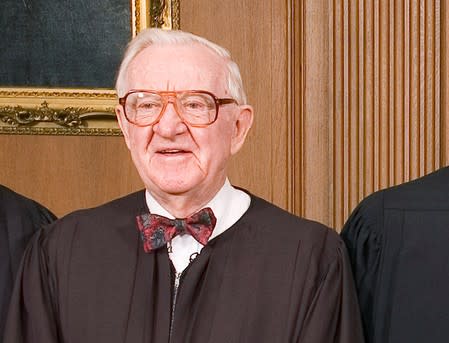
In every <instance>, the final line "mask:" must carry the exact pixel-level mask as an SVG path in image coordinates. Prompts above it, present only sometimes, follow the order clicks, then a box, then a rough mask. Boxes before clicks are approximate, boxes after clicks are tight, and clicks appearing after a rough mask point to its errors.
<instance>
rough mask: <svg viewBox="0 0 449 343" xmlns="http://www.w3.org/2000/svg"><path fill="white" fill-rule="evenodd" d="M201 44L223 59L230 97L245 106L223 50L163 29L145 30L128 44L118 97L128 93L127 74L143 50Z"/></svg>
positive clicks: (234, 68)
mask: <svg viewBox="0 0 449 343" xmlns="http://www.w3.org/2000/svg"><path fill="white" fill-rule="evenodd" d="M191 43H198V44H201V45H203V46H205V47H207V48H209V49H210V50H212V51H213V52H214V53H216V54H217V55H218V56H220V57H223V59H224V61H225V67H226V69H227V71H228V75H227V84H228V91H229V94H230V96H231V97H232V98H233V99H235V100H236V101H237V103H238V104H239V105H243V104H246V101H247V100H246V95H245V91H244V89H243V82H242V77H241V75H240V70H239V67H238V66H237V64H236V63H235V62H234V61H233V60H232V59H231V55H230V53H229V51H228V50H226V49H225V48H223V47H221V46H219V45H217V44H215V43H212V42H210V41H208V40H207V39H205V38H203V37H199V36H196V35H194V34H192V33H189V32H184V31H178V30H164V29H154V28H151V29H145V30H143V31H141V32H140V33H139V34H138V35H137V36H136V37H135V38H134V39H133V40H132V41H131V42H130V43H129V44H128V48H127V49H126V52H125V55H124V57H123V60H122V63H121V65H120V69H119V71H118V75H117V82H116V84H115V88H116V90H117V94H118V96H119V97H122V96H124V95H125V94H126V92H127V91H128V89H127V86H126V83H127V82H126V81H127V72H128V68H129V65H130V63H131V62H132V60H133V59H134V58H135V57H136V56H137V55H138V54H139V53H140V52H141V51H142V50H144V49H145V48H147V47H149V46H152V45H158V46H161V45H169V44H172V45H176V44H191Z"/></svg>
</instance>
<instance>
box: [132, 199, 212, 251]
mask: <svg viewBox="0 0 449 343" xmlns="http://www.w3.org/2000/svg"><path fill="white" fill-rule="evenodd" d="M136 219H137V227H138V228H139V231H140V236H141V239H142V242H143V248H144V250H145V252H151V251H153V250H156V249H158V248H161V247H163V246H164V245H166V244H167V243H169V242H170V241H171V240H172V239H173V238H174V237H175V236H177V235H183V234H186V233H187V234H190V235H192V237H193V238H195V239H196V240H197V241H198V242H199V243H201V244H202V245H206V244H207V241H208V240H209V237H210V236H211V235H212V231H213V229H214V227H215V224H216V222H217V220H216V218H215V216H214V213H213V212H212V209H211V208H209V207H207V208H203V209H202V210H200V211H198V212H196V213H194V214H192V215H191V216H189V217H187V218H182V219H180V218H176V219H169V218H166V217H163V216H160V215H157V214H151V213H145V214H142V215H139V216H137V218H136Z"/></svg>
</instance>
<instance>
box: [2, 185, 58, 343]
mask: <svg viewBox="0 0 449 343" xmlns="http://www.w3.org/2000/svg"><path fill="white" fill-rule="evenodd" d="M54 219H55V216H54V215H53V214H52V213H51V212H50V211H48V210H47V209H46V208H45V207H43V206H41V205H40V204H38V203H37V202H35V201H33V200H31V199H28V198H26V197H24V196H22V195H20V194H18V193H16V192H14V191H12V190H11V189H9V188H7V187H5V186H3V185H0V342H1V337H2V336H3V330H4V326H5V321H6V314H7V310H8V305H9V301H10V298H11V293H12V289H13V285H14V279H15V276H16V273H17V270H18V269H19V265H20V260H21V258H22V254H23V252H24V250H25V247H26V244H27V243H28V241H29V240H30V239H31V236H32V235H33V233H34V232H35V231H36V230H37V229H39V228H40V227H42V226H43V225H45V224H48V223H50V222H51V221H53V220H54Z"/></svg>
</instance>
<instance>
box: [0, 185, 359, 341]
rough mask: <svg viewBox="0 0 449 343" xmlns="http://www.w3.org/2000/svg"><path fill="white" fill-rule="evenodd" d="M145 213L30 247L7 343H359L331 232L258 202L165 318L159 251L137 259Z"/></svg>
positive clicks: (57, 230) (139, 202)
mask: <svg viewBox="0 0 449 343" xmlns="http://www.w3.org/2000/svg"><path fill="white" fill-rule="evenodd" d="M143 212H148V208H147V207H146V204H145V195H144V191H140V192H137V193H134V194H131V195H129V196H127V197H125V198H122V199H118V200H115V201H113V202H111V203H108V204H106V205H103V206H101V207H98V208H95V209H91V210H83V211H78V212H75V213H73V214H71V215H68V216H66V217H65V218H63V219H62V220H59V221H57V222H56V223H55V224H54V225H52V227H50V228H49V229H48V230H46V231H42V232H41V233H40V235H39V236H36V237H35V239H34V242H33V244H32V245H30V246H29V247H28V249H27V252H26V257H25V258H24V261H23V265H22V270H21V272H20V277H19V278H18V280H17V283H16V288H15V291H14V296H13V299H12V304H13V305H14V306H12V307H11V312H10V314H9V318H8V325H7V328H6V335H5V341H4V343H19V342H34V343H53V342H65V343H81V342H82V343H115V342H117V343H118V342H120V343H123V342H128V343H149V342H151V343H167V342H169V341H170V343H209V342H210V343H232V342H235V343H237V342H254V343H263V342H267V343H276V342H283V343H284V342H285V343H287V342H302V343H324V342H328V343H331V342H332V343H360V342H362V332H361V321H360V313H359V308H358V304H357V300H356V294H355V288H354V284H353V279H352V274H351V270H350V265H349V260H348V259H347V255H346V251H345V247H344V244H343V242H342V241H341V240H340V238H339V237H338V235H337V234H336V233H335V232H334V231H332V230H329V229H327V228H325V227H324V226H322V225H321V224H318V223H315V222H311V221H306V220H304V219H299V218H297V217H295V216H293V215H290V214H288V213H287V212H285V211H283V210H281V209H279V208H277V207H275V206H273V205H271V204H269V203H267V202H265V201H264V200H262V199H259V198H257V197H254V196H253V197H252V198H251V205H250V208H249V209H248V211H247V212H246V213H245V214H244V215H243V217H242V218H241V219H240V220H239V221H238V222H237V223H236V224H234V225H233V226H232V227H231V228H229V229H228V230H227V231H225V232H224V233H222V234H221V235H219V236H217V237H216V238H214V239H212V240H211V241H209V243H208V244H207V245H206V246H205V247H204V248H203V250H202V251H201V254H199V255H198V256H197V257H196V259H195V260H193V262H191V264H190V265H189V266H188V267H187V269H186V270H185V271H184V272H183V275H182V277H181V282H180V286H179V288H178V292H177V298H176V299H177V300H176V306H175V310H174V315H173V316H172V300H173V296H172V295H173V287H174V273H173V267H172V265H171V262H170V259H169V257H168V254H167V248H166V247H164V248H161V249H159V250H156V251H155V252H152V253H145V252H144V250H143V247H142V242H141V240H140V237H139V232H138V230H137V227H136V216H137V215H139V214H141V213H143ZM170 328H171V329H170ZM170 336H171V337H170Z"/></svg>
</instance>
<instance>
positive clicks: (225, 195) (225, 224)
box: [145, 178, 250, 239]
mask: <svg viewBox="0 0 449 343" xmlns="http://www.w3.org/2000/svg"><path fill="white" fill-rule="evenodd" d="M145 199H146V202H147V205H148V208H149V210H150V212H151V213H153V214H158V215H161V216H164V217H167V218H171V219H174V218H175V217H174V216H173V215H172V214H171V213H170V212H168V211H167V210H166V209H165V208H164V207H162V206H161V205H160V204H159V203H158V202H157V201H156V199H155V198H154V197H153V196H152V195H151V193H150V192H149V191H148V190H146V192H145ZM249 204H250V197H249V195H248V194H247V193H245V192H243V191H240V190H238V189H236V188H234V187H233V186H232V185H231V183H230V182H229V180H228V179H227V178H226V180H225V183H224V185H223V186H222V187H221V189H220V190H219V191H218V193H217V194H215V196H214V197H213V198H212V200H211V201H209V202H208V203H207V204H206V205H205V206H204V207H210V208H211V209H212V211H213V212H214V215H215V217H216V218H217V224H216V225H215V229H214V231H213V233H212V236H211V237H210V239H212V238H214V237H216V236H218V235H219V234H220V233H222V232H224V231H225V230H226V229H228V228H229V227H230V226H232V225H233V224H234V223H235V222H236V221H237V220H238V219H240V217H241V216H242V215H243V214H244V213H245V212H246V210H247V209H248V207H249Z"/></svg>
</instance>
